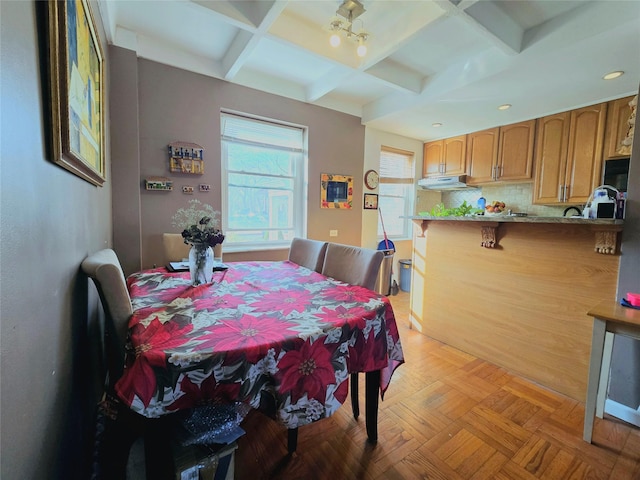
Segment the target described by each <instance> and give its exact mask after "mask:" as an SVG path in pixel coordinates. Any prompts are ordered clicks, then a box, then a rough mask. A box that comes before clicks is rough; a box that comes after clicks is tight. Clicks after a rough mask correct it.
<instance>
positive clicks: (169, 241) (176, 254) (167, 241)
mask: <svg viewBox="0 0 640 480" xmlns="http://www.w3.org/2000/svg"><path fill="white" fill-rule="evenodd" d="M162 248H163V249H164V258H165V261H167V262H179V261H181V260H183V259H185V258H189V249H190V248H191V247H190V246H189V245H188V244H186V243H184V239H183V238H182V235H181V234H179V233H163V234H162Z"/></svg>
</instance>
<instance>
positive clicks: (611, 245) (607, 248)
mask: <svg viewBox="0 0 640 480" xmlns="http://www.w3.org/2000/svg"><path fill="white" fill-rule="evenodd" d="M592 230H593V231H594V232H595V234H596V245H595V248H594V250H595V252H596V253H602V254H605V255H607V254H608V255H615V253H616V251H617V247H618V232H620V231H621V230H622V227H620V226H613V227H607V226H593V227H592Z"/></svg>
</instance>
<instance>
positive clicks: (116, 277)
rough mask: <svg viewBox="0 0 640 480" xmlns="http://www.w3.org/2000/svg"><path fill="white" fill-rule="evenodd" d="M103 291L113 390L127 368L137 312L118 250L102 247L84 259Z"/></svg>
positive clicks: (106, 348)
mask: <svg viewBox="0 0 640 480" xmlns="http://www.w3.org/2000/svg"><path fill="white" fill-rule="evenodd" d="M82 271H83V272H84V273H86V274H87V276H89V277H90V278H91V279H92V280H93V282H94V284H95V286H96V288H97V290H98V295H100V300H101V302H102V307H103V309H104V313H105V325H104V356H105V360H106V363H107V376H108V378H107V380H106V385H107V390H112V388H113V386H114V385H115V382H116V381H117V380H118V379H119V378H120V377H121V376H122V371H123V369H124V356H125V343H126V340H127V331H128V328H129V319H130V318H131V315H132V313H133V309H132V307H131V298H130V297H129V291H128V290H127V283H126V280H125V278H124V272H123V271H122V267H121V266H120V262H119V261H118V257H117V255H116V252H114V251H113V250H111V249H105V250H100V251H99V252H96V253H94V254H93V255H89V256H88V257H87V258H85V259H84V261H83V262H82Z"/></svg>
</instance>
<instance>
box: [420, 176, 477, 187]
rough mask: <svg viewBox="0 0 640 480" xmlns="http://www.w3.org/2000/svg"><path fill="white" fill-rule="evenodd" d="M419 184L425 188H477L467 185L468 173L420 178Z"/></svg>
mask: <svg viewBox="0 0 640 480" xmlns="http://www.w3.org/2000/svg"><path fill="white" fill-rule="evenodd" d="M418 186H419V187H420V188H424V189H425V190H462V189H464V188H475V187H472V186H470V185H467V176H466V175H456V176H454V177H428V178H422V179H420V180H418Z"/></svg>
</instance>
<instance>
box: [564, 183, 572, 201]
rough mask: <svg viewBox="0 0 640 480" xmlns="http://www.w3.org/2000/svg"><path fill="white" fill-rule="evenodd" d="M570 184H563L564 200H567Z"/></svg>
mask: <svg viewBox="0 0 640 480" xmlns="http://www.w3.org/2000/svg"><path fill="white" fill-rule="evenodd" d="M570 186H571V185H565V186H564V201H565V202H566V201H568V200H569V187H570Z"/></svg>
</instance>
